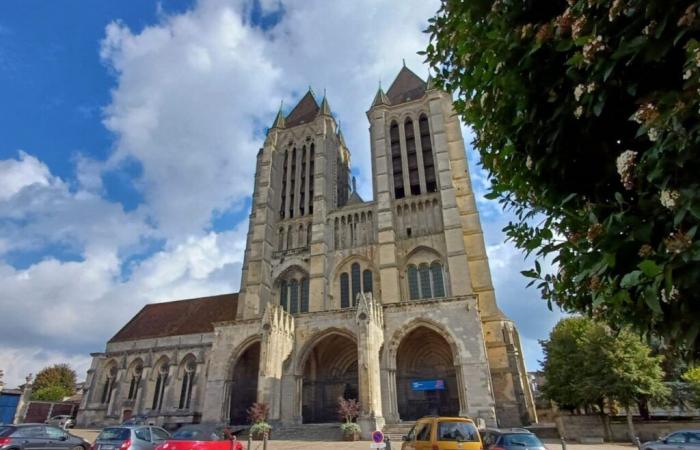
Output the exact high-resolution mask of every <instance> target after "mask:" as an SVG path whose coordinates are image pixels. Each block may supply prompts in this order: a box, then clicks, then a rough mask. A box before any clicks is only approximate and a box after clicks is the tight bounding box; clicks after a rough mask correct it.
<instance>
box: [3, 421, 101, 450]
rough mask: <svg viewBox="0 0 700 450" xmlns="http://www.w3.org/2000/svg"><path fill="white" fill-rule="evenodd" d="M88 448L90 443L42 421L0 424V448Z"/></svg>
mask: <svg viewBox="0 0 700 450" xmlns="http://www.w3.org/2000/svg"><path fill="white" fill-rule="evenodd" d="M47 448H48V449H52V450H54V449H55V450H64V449H65V450H89V448H90V443H89V442H87V441H86V440H84V439H82V438H79V437H78V436H73V435H72V434H70V433H67V432H66V431H64V430H62V429H60V428H58V427H55V426H52V425H45V424H42V423H24V424H20V425H2V426H0V450H44V449H47Z"/></svg>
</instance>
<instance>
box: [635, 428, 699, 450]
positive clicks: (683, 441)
mask: <svg viewBox="0 0 700 450" xmlns="http://www.w3.org/2000/svg"><path fill="white" fill-rule="evenodd" d="M642 449H643V450H700V430H679V431H674V432H673V433H671V434H669V435H668V436H666V437H664V438H661V439H659V440H658V441H650V442H645V443H644V444H642Z"/></svg>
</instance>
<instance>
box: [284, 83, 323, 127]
mask: <svg viewBox="0 0 700 450" xmlns="http://www.w3.org/2000/svg"><path fill="white" fill-rule="evenodd" d="M318 110H319V107H318V103H316V98H315V97H314V94H313V92H311V89H309V90H308V91H307V92H306V95H304V96H303V97H302V98H301V100H299V103H297V106H295V107H294V109H293V110H292V112H290V113H289V115H288V116H287V120H286V126H287V128H290V127H294V126H297V125H301V124H302V123H309V122H311V121H312V120H314V119H315V118H316V115H317V114H318Z"/></svg>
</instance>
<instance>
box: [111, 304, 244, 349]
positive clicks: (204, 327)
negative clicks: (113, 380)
mask: <svg viewBox="0 0 700 450" xmlns="http://www.w3.org/2000/svg"><path fill="white" fill-rule="evenodd" d="M237 308H238V293H235V294H223V295H214V296H211V297H201V298H193V299H189V300H177V301H174V302H165V303H152V304H149V305H146V306H144V307H143V308H142V309H141V311H139V312H138V313H137V314H136V315H135V316H134V317H133V318H132V319H131V320H130V321H129V322H128V323H127V324H126V325H124V327H123V328H122V329H121V330H119V331H118V332H117V334H115V335H114V337H113V338H112V339H110V340H109V342H110V343H112V342H124V341H135V340H139V339H151V338H159V337H167V336H179V335H184V334H199V333H210V332H212V331H214V325H213V323H214V322H224V321H230V320H235V319H236V309H237Z"/></svg>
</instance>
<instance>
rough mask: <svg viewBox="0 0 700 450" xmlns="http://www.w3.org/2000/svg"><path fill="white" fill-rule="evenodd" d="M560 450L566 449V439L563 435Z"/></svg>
mask: <svg viewBox="0 0 700 450" xmlns="http://www.w3.org/2000/svg"><path fill="white" fill-rule="evenodd" d="M561 450H566V439H564V436H562V437H561Z"/></svg>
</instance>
